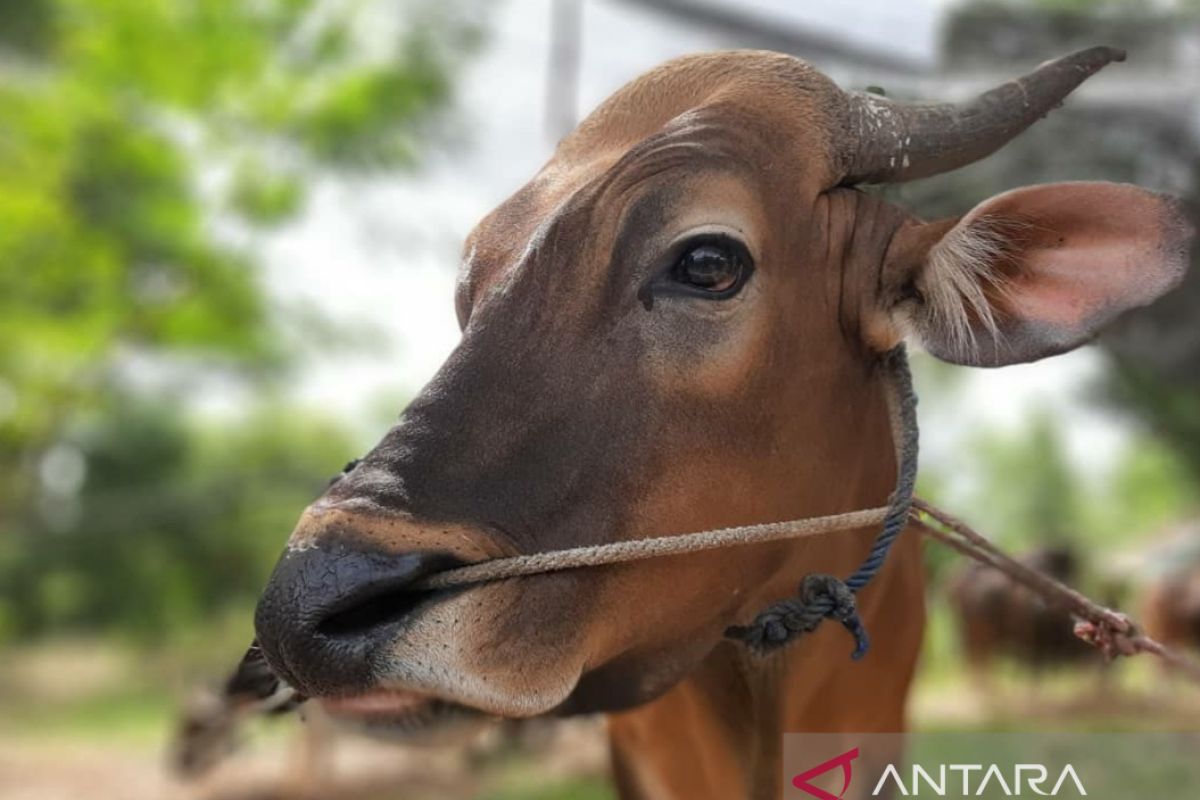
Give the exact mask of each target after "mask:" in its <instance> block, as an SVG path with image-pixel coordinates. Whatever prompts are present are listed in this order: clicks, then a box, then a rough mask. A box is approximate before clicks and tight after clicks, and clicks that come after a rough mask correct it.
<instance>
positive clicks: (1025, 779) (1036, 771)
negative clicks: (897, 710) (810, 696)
mask: <svg viewBox="0 0 1200 800" xmlns="http://www.w3.org/2000/svg"><path fill="white" fill-rule="evenodd" d="M858 755H859V751H858V748H857V747H855V748H853V749H850V750H847V751H846V752H844V753H842V754H841V755H840V756H834V757H833V758H831V759H829V760H828V761H823V762H821V763H820V764H817V765H816V766H815V767H812V768H811V769H808V770H805V771H804V772H801V773H800V774H799V775H796V776H795V777H794V778H792V786H795V787H796V788H797V789H799V790H801V791H802V792H804V793H805V794H808V795H811V796H812V797H815V798H817V800H842V798H843V797H844V796H845V794H846V791H847V790H848V789H849V788H850V780H851V778H852V767H851V762H852V761H854V759H856V758H858ZM837 767H841V768H842V788H841V791H839V792H838V793H837V794H833V793H832V792H829V791H826V790H825V789H822V788H821V787H819V786H814V785H813V784H812V781H813V779H814V778H817V777H819V776H821V775H824V774H825V773H826V772H829V771H831V770H833V769H836V768H837ZM1049 782H1050V770H1049V769H1047V768H1046V766H1045V765H1043V764H1016V765H1014V766H1013V767H1012V769H1011V770H1010V771H1009V772H1008V773H1007V774H1006V773H1005V771H1004V770H1002V769H1001V768H1000V766H999V765H997V764H988V765H984V764H939V765H938V766H937V767H936V768H935V769H933V770H929V769H926V768H925V767H924V766H922V765H920V764H913V766H912V772H911V774H910V780H909V781H908V782H905V780H904V776H903V775H902V774H901V772H900V770H899V769H898V768H897V767H896V765H895V764H888V765H887V766H886V767H885V768H884V770H883V774H882V775H881V776H880V778H879V781H878V782H877V783H876V784H875V788H874V789H872V790H871V795H870V796H871V797H879V796H880V795H883V796H891V793H890V792H888V793H886V794H885V791H886V790H887V789H889V788H891V789H893V790H894V791H895V792H896V793H898V794H899V795H900V796H902V797H977V796H979V795H982V794H983V793H984V792H985V791H986V790H988V789H989V788H991V789H992V791H994V792H999V793H1001V794H1002V795H1003V796H1004V797H1019V796H1021V795H1022V794H1024V795H1025V796H1029V795H1030V794H1033V795H1040V796H1042V797H1059V796H1060V792H1062V791H1063V790H1064V789H1066V793H1065V794H1063V795H1061V796H1072V795H1074V796H1078V797H1084V796H1086V795H1087V790H1086V789H1084V788H1083V781H1081V780H1080V779H1079V774H1078V773H1076V772H1075V768H1074V767H1073V766H1071V765H1070V764H1067V765H1066V766H1064V767H1063V768H1062V770H1061V771H1060V772H1059V774H1058V778H1057V780H1055V781H1054V782H1053V784H1052V786H1051V788H1050V789H1049V791H1047V790H1046V788H1045V787H1046V785H1047V784H1048V783H1049ZM1072 789H1074V792H1072V791H1071V790H1072Z"/></svg>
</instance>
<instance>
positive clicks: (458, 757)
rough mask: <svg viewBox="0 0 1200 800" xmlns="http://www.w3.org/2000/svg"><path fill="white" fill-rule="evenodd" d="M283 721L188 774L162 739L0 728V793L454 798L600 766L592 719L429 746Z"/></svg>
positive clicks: (206, 798)
mask: <svg viewBox="0 0 1200 800" xmlns="http://www.w3.org/2000/svg"><path fill="white" fill-rule="evenodd" d="M282 724H287V725H291V726H292V727H293V728H294V730H292V731H290V732H288V733H285V734H283V735H281V736H275V737H272V740H271V741H267V742H253V743H250V744H247V745H246V746H244V747H242V748H241V749H240V750H239V751H238V752H236V753H234V754H233V755H231V756H230V757H229V758H228V759H226V760H225V761H224V762H222V763H221V764H220V765H219V766H218V767H217V768H215V769H214V770H212V771H211V772H210V773H209V774H206V775H205V776H203V777H202V778H201V779H199V780H196V781H192V782H184V781H181V780H180V779H179V778H178V777H176V776H175V775H173V774H172V773H171V770H169V769H168V768H167V762H168V759H167V757H166V754H165V748H154V747H147V746H139V745H134V744H128V743H123V744H116V743H106V742H103V741H94V742H79V743H62V742H54V741H46V740H41V741H39V740H34V741H25V742H22V741H18V740H16V739H14V738H12V737H4V738H0V800H80V798H89V800H118V799H119V800H308V799H309V798H311V799H312V800H316V799H317V798H320V800H343V799H344V800H352V799H353V800H368V799H369V800H384V798H395V799H396V800H400V799H401V798H421V800H441V798H445V799H446V800H450V798H455V800H458V799H460V798H472V797H477V796H488V797H491V796H500V797H506V796H509V795H508V794H506V793H512V792H519V790H520V787H521V786H522V785H523V784H525V783H531V784H532V785H537V786H543V785H549V786H553V785H554V784H556V783H566V782H570V781H578V780H580V779H586V780H590V781H592V782H595V783H597V784H599V783H601V782H602V781H603V778H604V776H605V775H606V773H607V754H606V750H605V739H604V732H603V726H602V724H601V723H600V721H599V720H574V721H570V722H566V723H558V724H556V725H554V726H553V728H546V729H544V730H539V731H536V732H533V733H528V732H526V733H522V734H521V736H519V737H516V738H514V737H513V736H511V735H507V736H501V735H500V734H498V733H497V734H491V735H489V736H488V737H485V739H484V741H483V742H482V743H475V744H474V745H472V746H471V747H467V748H462V747H460V748H449V749H446V748H441V749H430V750H424V749H409V748H400V747H396V746H395V745H389V744H386V743H377V742H373V741H371V740H368V739H364V738H361V737H355V736H346V735H339V734H330V733H328V732H322V733H321V734H320V735H317V736H314V735H312V734H311V733H310V732H308V731H306V730H305V729H302V728H300V727H299V726H297V725H295V723H294V722H290V721H289V722H287V723H282ZM532 764H536V772H534V771H533V769H532V767H531V765H532ZM512 796H523V795H522V794H513V795H512Z"/></svg>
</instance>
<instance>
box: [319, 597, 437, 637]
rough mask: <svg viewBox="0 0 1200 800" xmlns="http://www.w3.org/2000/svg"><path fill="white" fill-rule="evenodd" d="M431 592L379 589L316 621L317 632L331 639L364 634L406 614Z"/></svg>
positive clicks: (397, 620) (400, 618) (399, 619)
mask: <svg viewBox="0 0 1200 800" xmlns="http://www.w3.org/2000/svg"><path fill="white" fill-rule="evenodd" d="M432 594H433V592H432V591H413V590H410V589H405V588H402V587H396V588H391V589H388V588H380V589H379V590H378V591H377V592H375V593H372V594H370V595H367V596H365V597H362V598H360V599H358V600H357V601H356V602H354V603H353V604H349V605H347V606H346V607H344V608H341V609H339V610H335V611H333V612H331V613H330V614H329V615H328V616H326V617H325V618H324V619H323V620H321V621H320V622H318V623H317V633H318V634H319V635H321V636H325V637H328V638H330V639H345V638H350V637H358V636H362V635H363V634H365V633H368V632H369V631H372V630H375V629H377V628H383V627H385V626H387V625H389V624H391V623H393V622H399V621H401V620H402V619H404V618H405V617H407V616H408V615H409V614H410V613H411V612H412V610H413V609H414V608H415V607H416V606H417V605H419V604H420V603H421V601H422V600H424V599H425V598H427V597H429V596H430V595H432Z"/></svg>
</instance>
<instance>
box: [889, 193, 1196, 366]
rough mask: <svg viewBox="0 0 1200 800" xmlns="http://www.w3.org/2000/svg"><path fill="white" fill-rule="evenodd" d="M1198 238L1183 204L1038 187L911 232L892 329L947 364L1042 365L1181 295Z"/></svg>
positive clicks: (903, 250) (892, 302)
mask: <svg viewBox="0 0 1200 800" xmlns="http://www.w3.org/2000/svg"><path fill="white" fill-rule="evenodd" d="M1194 233H1195V232H1194V230H1193V229H1192V227H1191V225H1190V224H1189V223H1188V221H1187V220H1186V219H1185V217H1184V214H1183V212H1182V207H1181V204H1180V203H1179V202H1178V201H1177V200H1175V199H1174V198H1171V197H1168V196H1166V195H1160V194H1155V193H1153V192H1149V191H1146V190H1145V189H1141V188H1138V187H1136V186H1129V185H1126V184H1116V183H1056V184H1046V185H1042V186H1028V187H1024V188H1021V189H1014V190H1013V191H1010V192H1006V193H1004V194H1001V195H997V196H996V197H993V198H991V199H990V200H987V201H985V202H983V203H981V204H980V205H978V206H976V207H975V208H974V209H972V210H971V211H970V212H969V213H968V214H967V215H966V216H964V217H962V218H961V219H958V220H943V221H941V222H931V223H913V224H910V225H906V226H905V227H903V228H901V229H900V231H898V232H897V234H896V237H895V238H894V239H893V242H892V245H891V246H890V247H889V250H888V256H887V259H886V261H885V265H884V271H883V274H882V276H881V277H882V280H881V284H880V288H881V292H882V294H881V298H882V300H883V302H884V304H885V306H887V307H888V308H889V317H890V321H891V323H892V325H891V326H890V327H892V328H893V329H895V330H897V332H898V333H901V334H903V335H905V336H908V337H910V338H913V339H916V340H917V341H918V342H919V343H920V344H921V345H923V346H924V348H925V349H926V350H928V351H929V352H930V353H932V354H933V355H935V356H937V357H938V358H940V359H942V360H944V361H950V362H953V363H956V364H967V365H971V366H984V367H998V366H1003V365H1005V364H1015V363H1020V362H1026V361H1035V360H1037V359H1039V358H1044V357H1046V356H1050V355H1054V354H1056V353H1061V352H1064V351H1066V350H1070V349H1072V348H1074V347H1077V346H1079V345H1080V344H1083V343H1084V342H1086V341H1088V340H1089V339H1090V338H1092V337H1093V336H1095V334H1096V333H1097V332H1098V331H1099V329H1100V328H1101V327H1102V326H1103V325H1105V324H1106V323H1108V322H1109V321H1111V320H1112V319H1113V318H1114V317H1116V316H1117V315H1118V314H1120V313H1121V312H1123V311H1126V310H1128V309H1130V308H1134V307H1136V306H1142V305H1146V304H1147V303H1149V302H1151V301H1152V300H1154V299H1155V298H1157V297H1159V296H1160V295H1162V294H1163V293H1164V292H1166V291H1168V290H1169V289H1171V288H1173V287H1174V286H1175V285H1176V284H1178V283H1179V281H1180V279H1181V278H1182V276H1183V273H1184V270H1185V268H1186V265H1187V263H1188V258H1189V251H1190V247H1191V243H1192V238H1193V235H1194Z"/></svg>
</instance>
